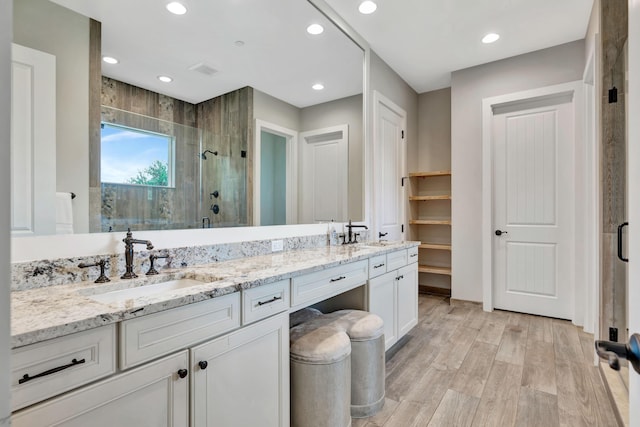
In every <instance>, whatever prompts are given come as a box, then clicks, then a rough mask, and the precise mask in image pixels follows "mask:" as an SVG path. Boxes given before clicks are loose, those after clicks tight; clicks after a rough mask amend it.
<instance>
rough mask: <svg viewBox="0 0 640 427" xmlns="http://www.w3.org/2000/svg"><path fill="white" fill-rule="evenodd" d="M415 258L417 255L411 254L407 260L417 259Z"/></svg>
mask: <svg viewBox="0 0 640 427" xmlns="http://www.w3.org/2000/svg"><path fill="white" fill-rule="evenodd" d="M417 256H418V254H411V255H409V258H414V257H417Z"/></svg>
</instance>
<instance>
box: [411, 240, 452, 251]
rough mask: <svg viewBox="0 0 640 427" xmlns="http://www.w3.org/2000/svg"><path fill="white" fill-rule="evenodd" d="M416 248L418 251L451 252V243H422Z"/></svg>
mask: <svg viewBox="0 0 640 427" xmlns="http://www.w3.org/2000/svg"><path fill="white" fill-rule="evenodd" d="M418 248H420V249H437V250H440V251H450V250H451V243H427V242H425V243H422V244H421V245H420V246H418Z"/></svg>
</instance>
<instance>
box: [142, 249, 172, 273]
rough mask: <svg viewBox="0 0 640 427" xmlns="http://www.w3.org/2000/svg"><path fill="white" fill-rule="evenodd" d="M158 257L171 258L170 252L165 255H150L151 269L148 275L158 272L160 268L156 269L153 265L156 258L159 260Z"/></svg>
mask: <svg viewBox="0 0 640 427" xmlns="http://www.w3.org/2000/svg"><path fill="white" fill-rule="evenodd" d="M158 258H169V255H168V254H165V255H156V254H151V255H149V262H150V263H151V265H150V266H149V271H147V276H153V275H156V274H158V270H156V269H155V267H154V266H153V262H154V261H155V260H157V259H158Z"/></svg>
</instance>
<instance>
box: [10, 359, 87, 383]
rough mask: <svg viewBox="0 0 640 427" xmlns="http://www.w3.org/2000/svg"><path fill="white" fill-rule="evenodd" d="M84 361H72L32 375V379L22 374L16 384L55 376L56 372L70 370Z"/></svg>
mask: <svg viewBox="0 0 640 427" xmlns="http://www.w3.org/2000/svg"><path fill="white" fill-rule="evenodd" d="M84 362H85V361H84V359H80V360H78V359H73V360H72V361H71V363H69V364H68V365H63V366H58V367H57V368H53V369H49V370H48V371H44V372H41V373H39V374H38V375H34V376H32V377H30V376H29V374H24V375H23V376H22V378H20V379H19V380H18V384H24V383H26V382H27V381H31V380H35V379H36V378H41V377H46V376H47V375H51V374H55V373H56V372H60V371H64V370H65V369H67V368H71V367H72V366H76V365H80V364H82V363H84Z"/></svg>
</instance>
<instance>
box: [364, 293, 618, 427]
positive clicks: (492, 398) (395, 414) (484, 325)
mask: <svg viewBox="0 0 640 427" xmlns="http://www.w3.org/2000/svg"><path fill="white" fill-rule="evenodd" d="M406 338H407V340H406V343H405V345H404V346H401V347H400V348H399V349H398V350H397V351H395V354H392V353H393V352H394V349H393V348H392V349H391V350H390V351H389V352H388V353H387V362H386V369H387V376H386V402H385V405H384V408H383V409H382V411H381V412H380V413H378V414H377V415H375V416H373V417H370V418H366V419H354V420H353V427H383V426H384V427H396V426H397V427H410V426H455V427H458V426H491V427H508V426H527V427H529V426H531V427H533V426H543V427H554V426H571V427H573V426H604V427H608V426H616V425H617V422H616V419H615V416H614V414H613V411H612V408H611V404H610V401H609V398H608V396H607V394H606V391H605V388H604V385H603V383H602V380H601V378H600V374H599V372H598V368H597V367H595V366H593V335H591V334H587V333H585V332H583V331H582V329H581V328H578V327H576V326H574V325H572V324H571V322H568V321H563V320H557V319H550V318H545V317H538V316H530V315H524V314H519V313H510V312H505V311H494V312H493V313H486V312H484V311H482V308H481V307H480V305H477V304H468V303H459V302H456V303H455V304H454V305H450V304H449V300H448V299H445V298H442V297H432V296H425V295H420V299H419V323H418V325H417V326H416V327H415V328H414V329H413V330H412V331H411V332H410V333H409V334H408V335H407V337H406Z"/></svg>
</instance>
